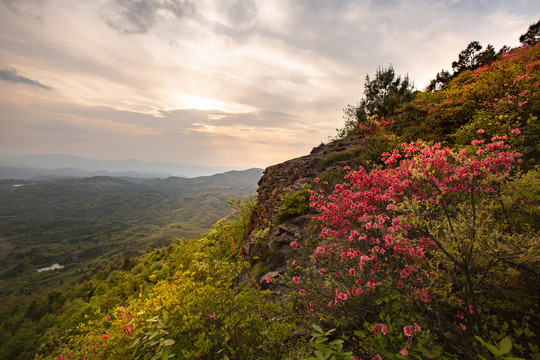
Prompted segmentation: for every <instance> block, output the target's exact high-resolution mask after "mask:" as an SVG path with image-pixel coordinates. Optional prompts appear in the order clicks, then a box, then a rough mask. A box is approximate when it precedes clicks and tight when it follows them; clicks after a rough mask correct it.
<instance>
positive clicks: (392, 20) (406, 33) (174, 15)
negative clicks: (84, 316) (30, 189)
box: [0, 0, 540, 169]
mask: <svg viewBox="0 0 540 360" xmlns="http://www.w3.org/2000/svg"><path fill="white" fill-rule="evenodd" d="M539 19H540V1H538V0H507V1H506V0H478V1H465V0H463V1H460V0H401V1H400V0H372V1H369V0H365V1H364V0H357V1H352V0H348V1H347V0H303V1H302V0H296V1H292V0H289V1H286V0H196V1H195V0H194V1H189V0H0V155H3V154H70V155H76V156H82V157H87V158H93V159H138V160H143V161H160V162H173V163H181V164H204V165H210V166H229V167H237V168H239V169H240V168H249V167H261V168H264V167H267V166H270V165H273V164H277V163H280V162H283V161H285V160H288V159H292V158H295V157H299V156H303V155H306V154H308V153H309V152H310V151H311V149H312V148H313V147H316V146H318V145H320V144H321V143H322V142H325V141H327V139H328V137H330V136H333V135H335V134H336V128H339V127H341V126H342V125H343V123H344V120H343V109H344V108H345V107H346V106H347V105H348V104H352V105H354V104H357V103H358V102H359V101H360V100H361V99H362V95H363V91H364V81H365V77H366V75H367V74H371V75H372V74H374V73H375V71H376V70H377V68H378V67H379V66H383V67H388V66H389V65H390V64H391V65H392V66H393V68H394V70H395V71H396V73H397V74H401V75H403V76H404V75H406V74H408V76H409V78H410V79H411V80H413V81H414V84H415V86H416V88H417V89H418V90H422V89H424V88H425V87H426V85H427V84H428V83H429V80H430V79H433V78H434V77H435V75H436V74H437V72H439V71H440V70H442V69H446V70H451V63H452V61H454V60H457V57H458V54H459V52H460V51H461V50H463V49H464V48H465V47H466V46H467V44H468V43H469V42H471V41H474V40H477V41H479V42H480V43H481V44H482V45H483V46H484V47H485V46H487V45H488V44H492V45H493V46H494V47H495V49H496V50H499V49H500V48H501V47H502V46H504V45H508V46H512V47H515V46H518V45H519V40H518V39H519V36H520V35H521V34H523V33H525V32H526V31H527V29H528V27H529V25H531V24H533V23H535V22H536V21H538V20H539Z"/></svg>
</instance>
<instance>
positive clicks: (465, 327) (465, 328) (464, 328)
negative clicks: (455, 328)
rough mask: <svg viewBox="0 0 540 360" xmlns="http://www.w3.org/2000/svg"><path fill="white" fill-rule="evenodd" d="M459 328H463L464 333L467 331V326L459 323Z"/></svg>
mask: <svg viewBox="0 0 540 360" xmlns="http://www.w3.org/2000/svg"><path fill="white" fill-rule="evenodd" d="M459 326H461V329H463V331H465V330H467V326H466V325H465V324H462V323H459Z"/></svg>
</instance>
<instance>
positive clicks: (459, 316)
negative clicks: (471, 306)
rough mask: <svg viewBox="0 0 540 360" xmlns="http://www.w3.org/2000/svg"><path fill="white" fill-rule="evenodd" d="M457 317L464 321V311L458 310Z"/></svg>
mask: <svg viewBox="0 0 540 360" xmlns="http://www.w3.org/2000/svg"><path fill="white" fill-rule="evenodd" d="M457 317H458V318H460V319H463V311H459V310H458V312H457Z"/></svg>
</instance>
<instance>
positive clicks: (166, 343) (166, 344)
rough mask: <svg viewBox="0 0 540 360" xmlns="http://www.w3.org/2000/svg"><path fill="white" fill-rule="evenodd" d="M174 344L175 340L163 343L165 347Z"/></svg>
mask: <svg viewBox="0 0 540 360" xmlns="http://www.w3.org/2000/svg"><path fill="white" fill-rule="evenodd" d="M173 344H174V340H173V339H167V340H165V341H164V342H163V346H171V345H173Z"/></svg>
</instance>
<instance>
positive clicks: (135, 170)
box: [0, 154, 244, 180]
mask: <svg viewBox="0 0 540 360" xmlns="http://www.w3.org/2000/svg"><path fill="white" fill-rule="evenodd" d="M231 170H244V169H238V168H233V167H225V166H203V165H183V164H174V163H161V162H149V161H140V160H134V159H125V160H96V159H88V158H83V157H78V156H72V155H60V154H50V155H0V179H22V180H28V179H40V178H58V177H90V176H124V177H138V178H167V177H169V176H178V177H187V178H192V177H197V176H208V175H213V174H217V173H223V172H227V171H231Z"/></svg>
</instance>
